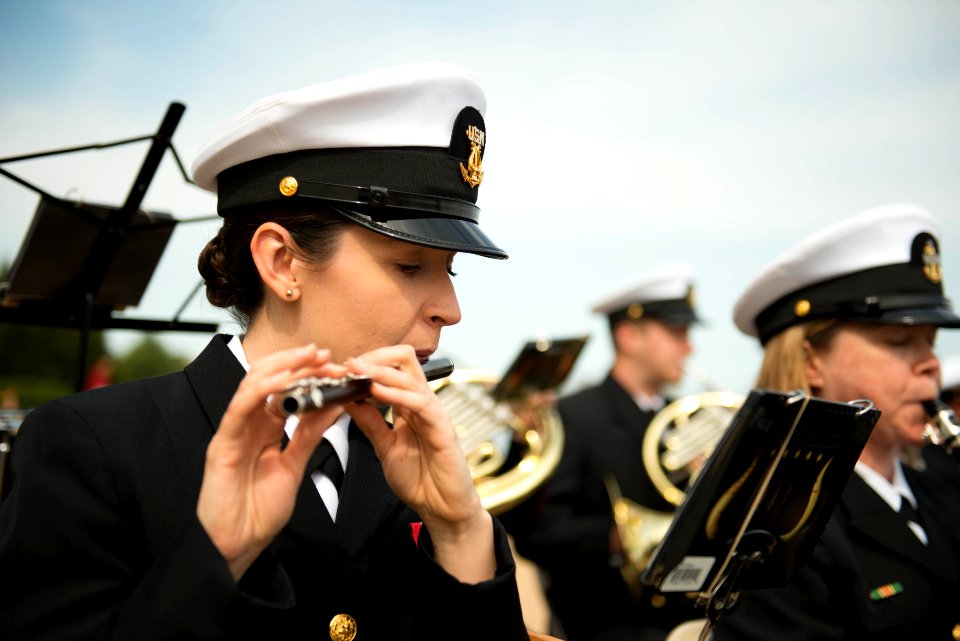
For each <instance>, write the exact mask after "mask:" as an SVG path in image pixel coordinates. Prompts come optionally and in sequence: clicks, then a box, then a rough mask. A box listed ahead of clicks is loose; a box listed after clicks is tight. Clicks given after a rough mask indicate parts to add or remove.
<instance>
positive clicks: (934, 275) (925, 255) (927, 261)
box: [920, 240, 943, 285]
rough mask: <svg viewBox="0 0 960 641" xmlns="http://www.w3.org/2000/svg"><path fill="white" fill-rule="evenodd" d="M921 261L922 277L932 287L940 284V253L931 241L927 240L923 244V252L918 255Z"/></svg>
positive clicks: (941, 278) (941, 270) (941, 271)
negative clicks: (931, 284)
mask: <svg viewBox="0 0 960 641" xmlns="http://www.w3.org/2000/svg"><path fill="white" fill-rule="evenodd" d="M920 260H922V261H923V275H924V276H926V277H927V280H929V281H930V282H931V283H933V284H934V285H938V284H940V281H941V280H943V266H942V265H941V264H940V253H939V252H938V251H937V246H936V245H934V244H933V241H932V240H927V242H925V243H924V244H923V252H922V253H921V255H920Z"/></svg>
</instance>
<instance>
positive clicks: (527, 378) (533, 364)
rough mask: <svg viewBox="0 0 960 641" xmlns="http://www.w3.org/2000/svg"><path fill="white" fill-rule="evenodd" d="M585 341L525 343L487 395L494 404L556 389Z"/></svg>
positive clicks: (570, 339) (568, 339)
mask: <svg viewBox="0 0 960 641" xmlns="http://www.w3.org/2000/svg"><path fill="white" fill-rule="evenodd" d="M588 339H589V337H588V336H578V337H575V338H557V339H552V340H551V339H546V338H541V339H539V340H535V341H529V342H527V343H526V344H525V345H524V346H523V347H522V348H521V349H520V353H519V354H517V356H516V358H514V359H513V363H511V364H510V367H509V368H507V371H506V372H505V373H504V375H503V376H502V377H500V381H499V382H498V383H497V385H496V387H494V388H493V391H492V392H491V396H493V398H494V399H496V400H497V401H514V400H518V399H522V398H525V397H526V396H528V395H529V394H532V393H534V392H542V391H545V390H555V389H557V388H558V387H560V384H561V383H563V381H564V380H566V378H567V376H568V375H569V374H570V370H572V369H573V365H574V363H575V362H576V360H577V358H578V357H579V356H580V352H581V350H583V347H584V345H586V344H587V340H588Z"/></svg>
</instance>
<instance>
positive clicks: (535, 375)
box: [430, 337, 587, 514]
mask: <svg viewBox="0 0 960 641" xmlns="http://www.w3.org/2000/svg"><path fill="white" fill-rule="evenodd" d="M586 342H587V338H586V337H578V338H567V339H556V340H548V339H540V340H536V341H530V342H528V343H527V344H526V345H524V346H523V348H522V349H521V351H520V353H519V354H518V355H517V357H516V358H515V359H514V361H513V363H512V364H511V365H510V367H509V368H508V369H507V371H506V373H504V375H503V376H497V375H495V374H493V373H492V372H490V371H487V370H481V369H460V368H457V369H455V370H454V371H453V373H452V374H451V375H450V376H449V377H447V378H443V379H440V380H436V381H433V382H431V383H430V385H431V387H432V389H433V391H434V393H436V395H437V397H438V398H439V399H440V402H441V403H442V404H443V406H444V409H446V411H447V413H448V414H449V416H450V418H451V420H452V421H453V425H454V428H455V429H456V432H457V439H458V441H459V442H460V446H461V448H462V449H463V453H464V456H466V458H467V463H468V465H469V466H470V473H471V476H472V477H473V482H474V485H475V486H476V488H477V493H478V494H479V495H480V501H481V503H482V504H483V507H484V508H485V509H486V510H488V511H489V512H491V513H492V514H501V513H503V512H506V511H508V510H509V509H511V508H513V507H515V506H516V505H518V504H519V503H521V502H522V501H523V500H524V499H526V498H527V497H528V496H530V494H532V493H533V491H534V490H536V489H537V488H538V487H539V486H540V485H541V484H542V483H543V482H544V481H545V480H546V479H547V477H548V476H550V474H552V473H553V471H554V469H556V467H557V465H558V464H559V463H560V457H561V455H562V454H563V441H564V435H563V425H562V422H561V420H560V415H559V413H558V412H557V410H556V405H555V403H554V402H553V397H552V392H553V391H554V390H556V389H557V388H558V387H559V385H560V383H561V382H562V381H563V380H564V379H565V378H566V377H567V375H568V374H569V373H570V370H571V369H572V368H573V364H574V362H575V361H576V359H577V357H578V356H579V354H580V351H581V350H582V348H583V346H584V345H585V344H586Z"/></svg>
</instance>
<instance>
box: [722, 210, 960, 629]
mask: <svg viewBox="0 0 960 641" xmlns="http://www.w3.org/2000/svg"><path fill="white" fill-rule="evenodd" d="M939 230H940V226H939V223H938V221H937V220H936V219H935V218H934V217H933V216H932V215H930V214H929V213H928V212H926V211H925V210H923V209H921V208H919V207H916V206H913V205H907V204H900V205H889V206H885V207H879V208H876V209H872V210H869V211H866V212H863V213H861V214H859V215H857V216H853V217H851V218H849V219H846V220H843V221H841V222H839V223H836V224H834V225H832V226H830V227H828V228H826V229H824V230H821V231H820V232H819V233H817V234H814V235H813V236H811V237H810V238H807V239H806V240H804V241H802V242H800V243H798V244H797V245H795V246H794V247H793V248H792V249H790V250H788V251H787V252H786V253H784V254H782V255H781V256H780V257H779V258H777V259H776V260H775V261H774V262H773V263H772V264H771V265H770V266H769V267H768V268H767V269H766V270H765V271H764V272H763V274H762V275H761V276H760V277H759V278H758V279H757V280H756V281H754V283H753V284H752V285H750V287H749V288H748V289H747V290H746V292H745V293H744V294H743V295H742V296H741V297H740V299H739V301H738V302H737V305H736V309H735V313H734V314H735V322H736V324H737V327H739V328H740V330H741V331H743V332H745V333H746V334H749V335H751V336H755V337H757V338H758V339H759V341H760V343H761V344H762V345H763V346H764V360H763V363H762V365H761V370H760V374H759V379H758V381H757V386H758V387H763V388H770V389H774V390H781V391H789V390H794V389H803V390H805V391H806V392H808V393H812V394H813V395H815V396H819V397H822V398H825V399H827V400H833V401H841V402H845V401H851V400H855V399H869V400H871V401H872V402H873V403H874V405H875V406H876V407H877V408H878V409H879V410H881V412H882V415H881V417H880V420H879V422H878V423H877V425H876V427H875V428H874V431H873V433H872V434H871V437H870V439H869V441H868V442H867V445H866V447H865V448H864V450H863V453H862V455H861V457H860V460H859V462H858V463H857V467H856V473H855V474H854V475H852V477H851V479H850V481H849V483H848V485H847V487H846V488H845V490H844V493H843V495H842V498H841V502H840V504H839V506H838V507H837V509H836V511H835V512H834V514H833V516H832V518H831V520H830V521H829V523H828V525H827V528H826V530H825V532H824V535H823V538H822V540H821V542H820V544H819V545H818V546H817V548H816V550H815V552H814V555H813V557H812V558H811V560H810V562H809V563H807V564H806V565H805V566H803V567H801V568H800V569H799V571H798V573H797V574H796V576H795V577H794V579H793V580H792V581H791V582H790V583H789V584H788V585H787V586H786V587H783V588H777V589H770V590H755V591H747V592H745V593H744V594H743V596H742V600H741V603H740V605H739V607H738V608H737V609H735V610H734V611H733V612H732V613H731V614H729V615H728V616H727V617H725V618H721V620H720V622H719V626H718V627H717V628H716V629H715V632H714V635H715V639H716V640H717V641H728V640H732V639H744V640H747V639H755V640H757V641H759V640H761V639H762V640H767V639H783V640H798V641H799V640H801V639H802V640H808V639H809V640H813V639H838V640H839V639H849V640H853V639H871V640H874V641H877V640H881V639H891V640H892V639H908V638H909V639H924V641H937V640H941V639H942V640H944V641H946V640H947V639H957V638H960V636H958V635H960V627H958V626H960V608H958V604H960V529H958V528H957V523H960V492H958V491H957V489H956V484H955V482H956V479H955V478H949V477H947V476H945V475H944V473H942V472H941V470H943V469H944V468H943V467H941V466H939V465H938V466H933V465H931V466H929V468H928V469H927V471H918V470H916V469H913V468H911V467H909V466H906V465H903V464H902V463H901V458H900V457H901V455H902V453H903V452H904V451H905V450H906V449H907V448H911V447H922V446H923V445H924V441H923V436H922V434H923V431H924V427H925V423H926V422H927V419H928V417H927V414H926V412H925V411H924V406H923V402H924V401H929V400H930V399H933V398H936V396H937V393H938V382H939V377H940V367H939V363H938V361H937V357H936V356H935V355H934V351H933V348H934V341H935V339H936V335H937V330H938V328H940V327H960V317H958V316H957V315H956V313H955V312H954V310H953V309H952V307H951V305H950V303H949V301H948V300H947V298H945V296H944V290H943V283H942V270H941V265H940V241H939V235H940V232H939ZM924 453H925V455H927V456H931V457H938V458H939V457H942V456H944V455H945V453H944V452H943V451H941V450H939V449H935V448H934V446H927V447H926V448H924ZM935 469H936V471H935ZM953 474H954V475H955V474H956V470H955V469H954V470H953Z"/></svg>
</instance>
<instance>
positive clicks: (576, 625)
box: [508, 263, 698, 641]
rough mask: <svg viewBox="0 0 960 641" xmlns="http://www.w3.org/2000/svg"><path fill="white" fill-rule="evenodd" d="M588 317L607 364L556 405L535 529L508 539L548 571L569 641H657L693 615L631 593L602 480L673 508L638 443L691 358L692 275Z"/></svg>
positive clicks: (651, 285)
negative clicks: (597, 326)
mask: <svg viewBox="0 0 960 641" xmlns="http://www.w3.org/2000/svg"><path fill="white" fill-rule="evenodd" d="M593 311H594V312H597V313H600V314H603V315H605V316H606V317H607V319H608V321H609V326H610V334H611V338H612V340H613V347H614V353H615V356H614V362H613V366H612V368H611V370H610V373H609V375H608V376H607V378H606V379H605V380H604V381H603V382H602V383H601V384H600V385H598V386H596V387H593V388H590V389H586V390H584V391H581V392H579V393H577V394H574V395H572V396H569V397H567V398H563V399H561V400H560V402H559V411H560V416H561V419H562V421H563V427H564V433H565V439H566V440H565V447H564V453H563V458H562V460H561V461H560V464H559V466H558V467H557V470H556V471H555V473H554V474H553V476H552V477H551V478H550V479H548V481H547V482H546V484H545V485H544V488H543V490H542V491H541V492H540V493H539V495H538V496H537V497H536V498H535V499H534V500H533V501H531V502H530V504H529V505H528V506H525V507H524V509H525V510H527V511H529V514H528V515H527V518H529V519H530V521H531V523H530V524H527V527H520V528H518V529H517V530H516V531H513V534H514V536H515V539H516V544H517V549H518V551H519V552H520V554H521V555H523V556H525V557H527V558H529V559H531V560H532V561H534V562H535V563H537V564H538V565H539V566H540V567H541V569H542V570H543V571H544V573H545V589H546V594H547V599H548V602H549V604H550V606H551V609H552V611H553V614H554V616H555V617H557V618H558V620H559V623H560V625H561V626H562V628H563V630H562V633H563V634H564V635H565V636H566V637H567V638H568V639H570V641H588V640H598V641H599V640H601V639H603V640H613V639H629V640H631V641H639V640H645V639H663V638H664V637H665V636H666V634H667V632H668V631H669V630H670V629H671V628H672V627H673V626H674V625H675V624H676V623H677V622H678V621H680V620H683V619H688V618H691V617H692V616H693V611H692V610H690V603H689V600H687V599H686V598H685V597H683V596H682V595H681V596H679V597H677V601H676V603H675V602H674V601H673V597H671V600H670V602H668V601H667V599H666V598H665V597H664V596H662V595H659V594H655V593H653V594H643V595H640V599H639V600H637V598H636V597H634V595H633V594H632V593H631V590H630V589H629V588H628V586H627V584H626V583H625V581H624V578H623V577H622V576H621V573H620V569H619V567H620V563H621V552H622V550H621V547H620V540H619V535H618V533H617V528H616V525H615V523H614V520H613V511H612V508H611V497H610V495H609V494H608V491H607V487H606V485H605V480H604V479H605V477H610V478H612V479H613V480H614V481H615V482H616V483H617V484H618V485H619V490H620V492H621V493H622V494H623V496H624V497H626V498H629V499H631V500H633V501H635V502H637V503H639V504H641V505H645V506H647V507H650V508H654V509H656V510H659V511H664V512H667V511H672V510H673V506H672V505H671V504H669V503H667V502H666V501H665V500H664V499H663V497H662V496H661V495H660V493H659V492H658V491H657V489H656V488H655V487H654V485H653V484H652V482H651V481H650V479H649V477H648V476H647V474H646V472H645V471H644V467H643V463H642V460H641V444H642V442H643V436H644V432H645V430H646V427H647V425H648V424H649V423H650V420H651V419H652V418H653V417H654V416H655V415H656V413H657V412H658V411H659V410H660V409H661V408H663V407H664V405H665V404H666V403H667V399H665V398H664V397H663V390H664V387H665V386H666V385H668V384H675V383H678V382H679V381H680V379H681V378H682V376H683V365H684V362H685V361H686V359H687V357H688V356H689V355H690V353H691V349H692V348H691V345H690V340H689V330H690V325H691V324H693V323H695V322H697V320H698V318H697V314H696V312H695V311H694V306H693V280H692V268H691V267H690V266H689V265H686V264H682V263H676V264H671V265H665V266H662V267H660V268H657V269H654V270H651V271H649V272H646V273H644V274H642V275H640V276H638V277H637V279H636V280H635V282H634V283H632V284H631V285H630V286H629V287H627V288H626V289H623V290H620V291H617V292H616V293H615V294H613V295H611V296H609V297H607V298H605V299H604V300H603V301H601V302H599V303H597V304H596V306H595V307H594V308H593ZM514 518H516V517H515V516H514ZM509 525H510V523H508V526H509Z"/></svg>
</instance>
